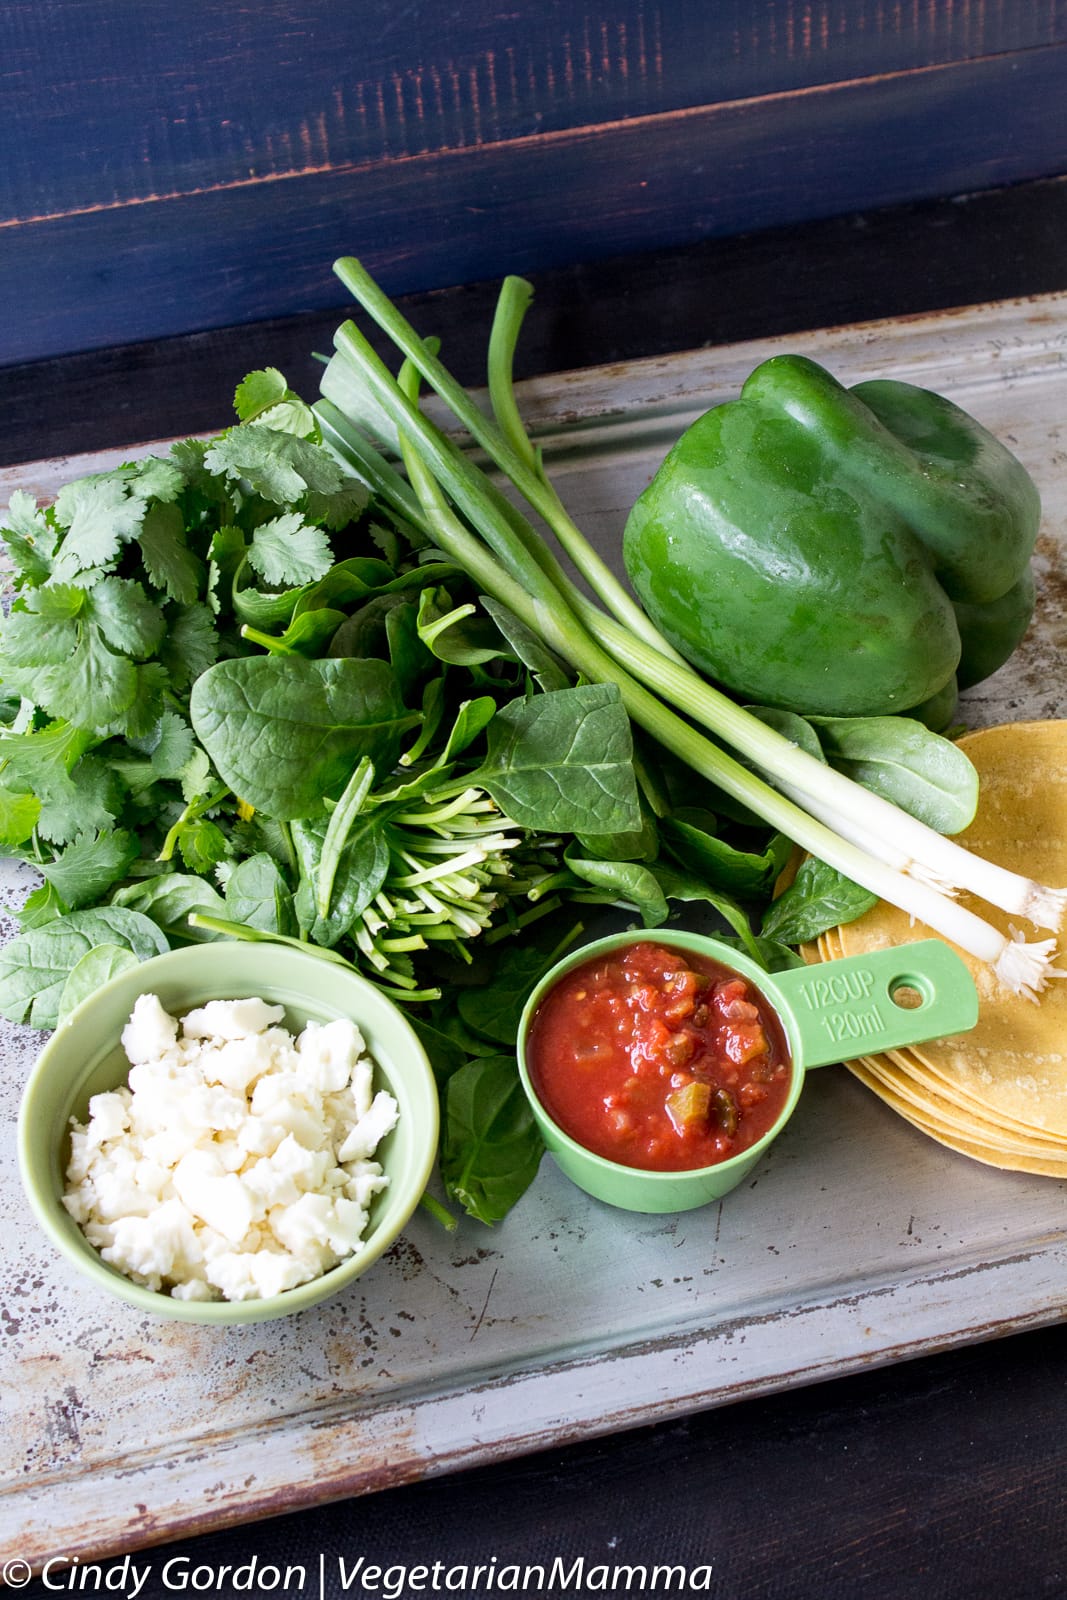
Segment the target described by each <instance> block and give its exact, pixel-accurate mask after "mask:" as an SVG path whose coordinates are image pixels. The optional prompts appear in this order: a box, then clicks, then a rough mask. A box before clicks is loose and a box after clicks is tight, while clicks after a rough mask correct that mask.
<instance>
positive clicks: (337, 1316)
mask: <svg viewBox="0 0 1067 1600" xmlns="http://www.w3.org/2000/svg"><path fill="white" fill-rule="evenodd" d="M784 349H791V350H797V351H800V352H802V353H805V354H808V355H811V356H814V357H815V358H816V359H818V360H821V361H824V362H825V363H826V364H827V365H829V366H830V367H831V369H832V370H833V371H834V372H835V373H836V374H837V375H838V376H839V377H840V378H841V379H843V380H844V381H846V382H849V383H852V382H858V381H860V380H861V379H863V378H870V377H874V376H894V377H901V378H906V379H908V380H909V381H912V382H917V383H921V384H925V385H926V386H927V387H931V388H935V389H938V390H939V391H940V392H942V393H944V394H947V395H949V396H950V397H951V398H952V399H954V400H956V401H957V402H958V403H959V404H961V405H963V406H964V407H965V408H966V409H967V410H969V411H971V412H973V413H974V414H975V415H976V416H978V417H979V418H980V419H981V420H982V421H983V422H984V423H985V424H986V425H987V426H988V427H990V428H992V429H993V431H994V432H996V433H997V434H999V435H1000V437H1002V438H1003V439H1005V440H1006V441H1007V442H1008V443H1009V444H1010V445H1011V446H1012V447H1013V448H1014V449H1015V450H1016V452H1017V454H1019V456H1020V457H1021V458H1022V459H1023V460H1024V462H1025V463H1026V464H1027V465H1028V467H1029V468H1030V470H1031V471H1032V473H1033V474H1034V476H1035V478H1036V480H1037V482H1038V484H1039V486H1040V488H1041V490H1042V495H1043V500H1044V504H1045V519H1044V526H1043V531H1042V536H1041V542H1040V546H1039V551H1038V556H1037V572H1038V578H1039V585H1040V596H1039V603H1038V614H1037V617H1036V619H1035V624H1034V627H1033V628H1032V630H1031V633H1030V635H1029V637H1028V639H1027V640H1026V642H1025V643H1024V645H1023V647H1022V648H1021V650H1020V651H1019V653H1018V655H1017V656H1016V657H1015V658H1014V659H1013V661H1012V662H1011V663H1010V664H1009V665H1008V666H1007V667H1006V668H1004V669H1002V670H1001V672H1000V673H998V674H997V676H996V677H995V678H993V679H992V680H990V681H989V682H988V683H987V684H985V685H982V686H981V687H980V688H979V689H978V690H975V691H973V692H972V693H971V694H970V695H969V696H968V697H967V699H966V702H965V706H964V712H965V715H966V717H967V720H969V721H970V722H972V723H973V724H974V725H987V724H990V723H995V722H1002V721H1013V720H1021V719H1025V718H1044V717H1061V716H1064V715H1067V695H1065V693H1064V686H1063V667H1064V662H1065V660H1067V625H1065V621H1064V615H1063V605H1062V597H1063V594H1064V567H1065V550H1064V547H1065V542H1067V474H1065V473H1064V465H1065V459H1067V458H1065V450H1064V444H1065V439H1064V432H1063V429H1064V419H1067V296H1063V295H1060V296H1049V297H1042V298H1039V299H1035V300H1029V301H1020V302H1011V303H1006V304H999V305H993V306H986V307H980V308H970V309H964V310H961V311H958V312H954V313H950V314H938V315H936V316H930V317H924V318H917V319H912V320H909V321H905V322H896V323H882V324H871V325H865V326H860V327H852V328H845V329H835V330H829V331H820V332H817V333H812V334H809V335H804V336H800V337H796V336H794V337H791V338H789V339H788V340H772V341H762V342H758V343H750V344H746V345H740V346H734V347H731V348H728V349H718V350H709V351H693V352H689V353H686V354H684V355H679V356H676V357H671V358H667V359H663V360H654V361H646V362H638V363H634V364H631V365H627V366H623V367H617V368H606V369H599V370H595V371H590V372H582V373H570V374H563V375H561V376H558V377H554V378H552V379H544V380H539V381H537V382H535V383H531V384H528V385H526V386H525V387H524V393H523V403H524V408H525V410H526V413H527V415H528V416H529V417H531V418H532V419H533V421H534V424H535V427H536V430H537V432H538V433H539V435H540V437H541V440H542V443H543V444H544V447H545V450H546V455H547V457H548V460H549V463H550V466H551V467H552V470H553V475H554V477H555V481H556V483H557V485H558V487H559V489H560V491H561V493H562V494H563V496H564V498H565V500H566V501H567V502H568V504H569V506H570V508H571V509H572V511H573V512H574V513H575V514H576V518H577V520H578V522H579V523H580V524H581V525H583V526H584V527H585V528H586V529H587V530H588V531H590V533H591V534H592V535H593V536H594V537H595V539H596V541H597V542H598V543H599V545H600V548H601V549H602V551H603V552H604V553H605V554H606V555H608V556H609V557H610V556H612V555H613V553H614V552H616V551H617V545H618V538H619V535H620V532H621V528H622V524H623V521H624V518H625V513H626V508H627V507H628V505H629V504H630V503H631V502H632V500H633V499H634V497H635V495H636V494H637V493H638V492H639V490H640V489H641V488H642V487H643V485H644V483H645V482H646V481H647V479H648V478H649V477H650V476H651V474H652V472H653V471H654V470H655V467H656V465H657V464H658V462H659V460H660V459H661V457H662V455H663V453H664V451H665V450H666V448H667V447H668V445H669V444H670V442H671V441H672V439H673V438H674V437H676V435H677V434H678V432H679V431H680V430H681V428H682V427H684V426H685V425H686V424H687V423H688V422H689V421H690V420H691V419H692V418H693V417H694V416H696V415H697V414H699V412H700V411H702V410H703V409H705V408H706V407H707V406H708V405H710V404H712V403H714V402H715V401H718V400H721V399H725V398H729V397H730V396H731V395H732V394H734V393H735V392H736V390H737V388H738V386H739V385H740V383H741V381H742V380H743V378H744V377H745V376H746V375H747V374H748V372H749V371H750V370H751V368H752V367H753V366H754V365H755V364H756V363H757V362H758V361H760V360H761V359H763V358H764V357H765V356H767V355H770V354H773V353H775V352H776V351H781V350H784ZM139 448H140V447H139ZM133 453H138V452H135V450H134V449H133V448H131V447H126V448H124V449H118V450H116V451H115V452H111V453H108V454H106V455H102V456H95V457H91V458H86V457H82V458H77V459H75V458H67V459H63V460H61V461H58V462H43V463H34V464H31V465H29V466H27V467H25V468H21V469H13V470H12V469H9V470H7V471H5V472H0V504H3V503H6V499H7V496H8V493H9V492H10V490H11V489H12V488H14V487H21V488H25V489H27V490H29V491H30V492H31V493H36V494H38V495H39V496H45V495H49V494H51V493H54V491H55V489H56V488H57V487H58V485H59V484H60V483H62V482H64V481H66V480H67V479H68V478H70V477H73V476H76V475H78V474H80V473H82V472H84V471H86V470H98V469H99V468H102V467H104V466H107V465H111V464H113V463H114V462H115V461H118V460H121V459H124V458H127V457H129V456H130V455H131V454H133ZM1065 822H1067V819H1065ZM17 879H18V872H17V871H15V870H14V869H11V868H10V867H9V869H8V877H7V880H6V881H5V882H4V883H3V884H2V885H0V888H2V890H3V892H2V893H0V903H10V902H11V901H12V899H13V898H14V895H15V893H16V892H17V890H18V888H19V884H18V882H17ZM28 881H29V880H28V878H26V879H25V880H24V883H26V884H28ZM8 931H10V929H8ZM39 1046H40V1036H39V1035H38V1034H36V1033H35V1032H33V1031H31V1030H30V1029H25V1028H17V1027H13V1026H11V1025H9V1024H0V1140H2V1147H0V1241H2V1242H0V1350H2V1352H3V1359H2V1361H0V1436H2V1437H3V1439H4V1450H3V1453H2V1456H0V1463H2V1465H0V1557H2V1556H7V1555H16V1554H17V1555H18V1556H20V1557H23V1558H25V1559H28V1560H32V1561H33V1562H35V1563H42V1562H44V1561H45V1560H46V1559H47V1558H48V1557H49V1556H50V1555H65V1556H67V1557H69V1558H72V1557H74V1556H77V1557H80V1558H81V1559H83V1560H85V1559H88V1558H90V1557H93V1556H101V1555H105V1554H109V1553H115V1554H118V1553H126V1552H130V1551H132V1550H135V1549H137V1548H139V1547H142V1546H144V1545H148V1544H151V1543H154V1542H159V1541H162V1540H165V1539H171V1538H174V1537H177V1536H178V1535H180V1534H187V1533H190V1532H193V1531H201V1530H204V1529H207V1528H211V1527H215V1526H219V1525H222V1524H224V1523H227V1522H239V1521H243V1520H251V1519H253V1518H256V1517H260V1516H266V1515H270V1514H272V1513H274V1512H277V1511H282V1510H289V1509H293V1508H295V1507H296V1506H300V1505H310V1504H314V1503H317V1502H321V1501H324V1500H326V1499H329V1498H336V1497H340V1496H343V1495H348V1494H351V1493H355V1492H359V1491H366V1490H373V1489H376V1488H380V1487H383V1486H385V1485H388V1484H392V1483H396V1482H400V1481H403V1480H406V1479H412V1478H415V1477H419V1476H422V1475H426V1474H431V1473H440V1472H445V1471H449V1470H452V1469H455V1468H458V1467H461V1466H467V1465H471V1464H474V1463H477V1462H483V1461H485V1460H487V1459H490V1458H492V1457H494V1456H507V1455H511V1454H517V1453H519V1452H522V1451H528V1450H532V1449H536V1448H538V1447H541V1446H544V1445H547V1444H553V1443H559V1442H561V1441H565V1440H568V1439H572V1438H574V1437H578V1436H588V1435H590V1434H593V1433H604V1432H608V1431H611V1430H615V1429H619V1428H623V1427H627V1426H630V1425H632V1424H636V1423H644V1422H648V1421H651V1420H654V1419H658V1418H662V1417H666V1416H670V1415H674V1414H679V1413H683V1412H688V1411H693V1410H697V1409H700V1408H703V1407H706V1406H712V1405H717V1404H721V1403H724V1402H726V1401H731V1400H736V1399H738V1398H741V1397H744V1396H751V1395H756V1394H760V1393H766V1392H768V1391H771V1390H774V1389H779V1388H783V1387H786V1386H790V1385H795V1384H800V1383H806V1382H811V1381H814V1380H817V1379H823V1378H826V1377H829V1376H832V1375H834V1374H841V1373H847V1372H851V1371H854V1370H856V1369H857V1368H860V1367H863V1366H868V1365H876V1364H880V1363H887V1362H891V1361H896V1360H900V1359H903V1358H905V1357H908V1356H913V1355H918V1354H921V1353H924V1352H926V1351H929V1350H931V1349H936V1348H942V1347H945V1346H949V1345H952V1344H958V1343H964V1342H968V1341H976V1340H979V1339H986V1338H991V1337H994V1336H997V1335H1003V1334H1007V1333H1011V1332H1012V1331H1014V1330H1016V1329H1021V1328H1025V1327H1029V1326H1035V1325H1037V1324H1040V1323H1045V1322H1049V1321H1052V1320H1055V1319H1058V1318H1059V1317H1060V1316H1061V1314H1062V1309H1063V1306H1064V1303H1065V1300H1067V1188H1065V1186H1064V1185H1063V1184H1061V1183H1059V1182H1056V1181H1053V1180H1049V1179H1040V1178H1026V1177H1021V1176H1016V1175H1012V1174H1005V1173H1000V1172H995V1171H993V1170H991V1169H988V1168H985V1167H983V1166H980V1165H977V1164H975V1163H973V1162H970V1161H968V1160H966V1159H965V1158H962V1157H959V1156H955V1155H953V1154H951V1153H949V1152H947V1151H945V1150H942V1149H941V1148H940V1147H939V1146H937V1145H936V1144H933V1143H931V1142H930V1141H929V1140H927V1139H925V1138H924V1137H923V1136H922V1135H920V1134H919V1133H917V1132H915V1131H914V1130H913V1129H912V1128H910V1127H909V1126H907V1125H906V1124H904V1123H903V1122H901V1121H900V1120H899V1119H898V1118H896V1117H895V1116H894V1115H893V1114H892V1113H891V1112H890V1111H888V1110H887V1109H886V1108H885V1107H884V1106H882V1105H881V1104H880V1103H878V1102H877V1101H875V1100H874V1099H873V1098H871V1097H870V1096H869V1095H868V1094H867V1093H866V1091H865V1090H864V1089H863V1088H862V1087H861V1086H860V1085H859V1084H858V1083H857V1082H856V1081H855V1080H853V1079H852V1078H851V1077H850V1076H849V1075H848V1074H847V1073H846V1072H845V1071H844V1070H836V1069H833V1068H831V1069H828V1070H827V1071H824V1072H820V1073H818V1074H816V1075H815V1076H814V1077H813V1078H812V1079H811V1080H810V1081H809V1084H808V1086H807V1087H806V1089H805V1092H804V1096H803V1099H802V1102H801V1105H800V1108H799V1110H798V1112H797V1114H796V1115H795V1117H794V1119H793V1120H792V1122H791V1123H790V1125H789V1127H788V1129H787V1130H786V1132H785V1134H784V1135H783V1136H782V1137H781V1138H780V1139H779V1140H778V1141H777V1142H776V1144H775V1146H774V1147H773V1149H772V1151H771V1152H770V1154H769V1155H768V1157H767V1158H766V1159H765V1161H764V1162H763V1164H762V1166H761V1167H759V1168H758V1169H757V1171H756V1173H755V1174H754V1175H753V1177H752V1179H751V1180H750V1182H749V1184H748V1185H747V1186H746V1187H744V1188H742V1189H740V1190H737V1191H735V1192H734V1193H733V1194H731V1195H729V1196H728V1197H727V1199H726V1200H725V1201H723V1202H722V1203H720V1204H718V1205H714V1206H711V1207H708V1208H707V1209H705V1210H704V1211H699V1212H693V1213H689V1214H688V1215H685V1216H682V1217H678V1218H666V1219H665V1218H653V1217H640V1216H635V1215H630V1214H627V1213H623V1212H616V1211H612V1210H610V1209H609V1208H607V1207H604V1206H601V1205H599V1204H598V1203H597V1202H595V1201H593V1200H590V1199H588V1198H587V1197H586V1196H584V1195H582V1194H581V1193H579V1191H577V1190H576V1189H574V1188H572V1187H571V1186H570V1185H569V1184H568V1183H567V1182H566V1181H565V1180H564V1179H563V1178H562V1177H561V1176H560V1175H559V1173H558V1172H557V1171H556V1169H555V1168H554V1166H553V1164H552V1162H551V1161H550V1160H549V1159H546V1161H545V1163H544V1165H543V1167H542V1170H541V1173H540V1175H539V1177H538V1179H537V1182H536V1183H535V1185H534V1186H533V1188H532V1189H531V1190H530V1192H529V1193H528V1194H527V1195H526V1197H525V1198H524V1199H523V1201H522V1202H521V1203H520V1205H519V1206H518V1207H517V1208H516V1210H515V1211H514V1212H513V1213H512V1214H511V1216H509V1218H508V1219H507V1221H506V1222H505V1223H504V1224H502V1225H501V1226H500V1227H498V1228H497V1229H495V1230H492V1231H489V1230H487V1229H485V1228H483V1227H481V1226H479V1225H477V1224H475V1223H473V1222H464V1223H463V1224H462V1225H461V1226H460V1229H459V1231H458V1232H457V1233H456V1234H455V1235H452V1236H448V1235H446V1234H445V1233H444V1232H443V1231H441V1230H440V1229H438V1228H437V1227H436V1225H435V1224H434V1223H432V1222H431V1221H429V1220H428V1219H426V1218H424V1217H422V1216H419V1217H416V1219H415V1220H414V1221H413V1222H412V1224H411V1225H410V1227H409V1229H408V1231H407V1233H406V1235H405V1237H404V1238H403V1239H402V1240H401V1241H400V1242H399V1243H398V1244H397V1245H396V1246H395V1247H394V1248H393V1250H392V1251H391V1252H390V1253H389V1255H388V1256H387V1257H386V1258H385V1259H384V1260H383V1261H381V1262H380V1263H379V1264H378V1266H377V1267H376V1268H375V1269H374V1270H373V1271H372V1272H371V1273H370V1274H369V1275H368V1276H367V1277H366V1278H365V1279H363V1280H362V1281H361V1282H360V1283H358V1284H357V1285H355V1286H354V1288H353V1289H352V1290H351V1291H350V1292H349V1293H347V1294H346V1295H344V1296H342V1297H341V1298H339V1299H335V1300H334V1301H332V1302H329V1303H328V1304H327V1305H325V1306H323V1307H321V1308H319V1309H318V1310H314V1311H310V1312H307V1313H305V1314H304V1315H302V1316H300V1317H297V1318H294V1319H291V1320H288V1321H285V1322H280V1323H274V1324H260V1325H253V1326H250V1327H245V1328H236V1329H232V1330H229V1331H222V1330H219V1331H216V1330H212V1329H207V1328H200V1327H196V1326H192V1325H186V1324H181V1323H162V1322H155V1321H150V1320H145V1319H142V1318H141V1317H139V1316H138V1315H137V1314H136V1313H135V1312H133V1311H132V1309H130V1308H128V1307H125V1306H123V1305H120V1304H118V1303H117V1302H114V1301H112V1300H111V1299H110V1298H106V1297H104V1296H103V1295H101V1294H98V1293H97V1292H95V1291H93V1290H91V1289H89V1288H87V1287H86V1286H85V1284H84V1283H83V1282H82V1281H81V1280H80V1279H78V1278H77V1277H76V1276H75V1275H74V1273H73V1272H72V1271H71V1270H69V1269H68V1268H67V1266H66V1265H65V1263H63V1262H62V1261H60V1260H59V1259H58V1258H57V1257H56V1255H55V1254H54V1252H53V1250H52V1248H51V1246H50V1245H49V1244H48V1242H47V1241H46V1240H45V1239H44V1237H43V1236H41V1235H40V1234H39V1233H38V1231H37V1229H36V1226H35V1224H34V1222H33V1220H32V1218H31V1216H30V1213H29V1210H28V1207H27V1206H26V1204H25V1202H24V1200H23V1198H22V1194H21V1191H20V1188H19V1184H18V1179H17V1174H16V1169H15V1153H14V1146H15V1119H16V1115H17V1110H18V1101H19V1095H20V1091H21V1085H22V1083H23V1081H24V1079H25V1077H26V1074H27V1071H28V1069H29V1067H30V1064H31V1062H32V1060H33V1058H34V1055H35V1053H36V1051H37V1049H38V1048H39Z"/></svg>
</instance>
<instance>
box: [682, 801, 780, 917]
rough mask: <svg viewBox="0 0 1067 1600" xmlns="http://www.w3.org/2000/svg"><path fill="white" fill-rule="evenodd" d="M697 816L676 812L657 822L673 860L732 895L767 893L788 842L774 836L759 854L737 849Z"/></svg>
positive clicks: (777, 871)
mask: <svg viewBox="0 0 1067 1600" xmlns="http://www.w3.org/2000/svg"><path fill="white" fill-rule="evenodd" d="M696 815H697V817H698V818H699V820H692V821H691V820H689V814H688V813H687V812H685V811H676V812H675V813H674V814H673V815H672V816H670V817H664V818H663V820H662V821H661V822H660V835H661V837H662V838H663V840H664V842H665V844H666V845H667V846H668V847H669V848H670V851H671V853H672V855H673V856H674V857H675V858H676V860H677V861H679V862H680V863H681V865H682V866H683V867H684V868H685V869H686V870H687V871H689V872H695V873H696V874H697V875H698V877H701V878H706V879H707V881H708V883H710V884H713V885H714V886H715V887H717V888H719V889H726V890H728V891H729V893H731V894H736V895H741V896H742V897H744V898H756V897H758V896H760V895H764V894H766V893H768V892H769V890H770V888H771V886H772V885H773V883H774V880H775V878H776V877H777V876H778V874H779V872H780V871H781V870H782V865H783V861H784V858H785V854H787V853H788V848H789V847H788V842H786V841H783V840H782V836H781V835H777V836H776V837H775V838H774V839H772V840H771V842H770V843H769V844H768V845H767V846H766V848H765V849H764V850H762V851H760V852H759V853H756V852H754V851H747V850H738V849H736V848H735V847H734V846H733V845H730V844H727V843H726V841H725V840H724V839H720V838H719V837H718V836H717V835H716V834H714V833H711V832H709V831H708V829H707V828H706V827H704V826H702V825H701V824H702V822H703V820H704V818H703V815H702V814H700V813H697V814H696Z"/></svg>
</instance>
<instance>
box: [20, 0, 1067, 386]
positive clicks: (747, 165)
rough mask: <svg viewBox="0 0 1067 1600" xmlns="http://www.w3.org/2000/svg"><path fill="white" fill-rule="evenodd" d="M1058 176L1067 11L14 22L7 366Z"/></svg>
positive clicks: (146, 1) (139, 2)
mask: <svg viewBox="0 0 1067 1600" xmlns="http://www.w3.org/2000/svg"><path fill="white" fill-rule="evenodd" d="M1065 172H1067V0H660V3H659V4H655V3H652V0H617V3H614V4H607V3H605V4H603V5H600V6H593V5H591V4H582V3H579V0H513V3H512V4H510V5H508V6H503V5H500V6H497V5H492V4H486V3H480V0H470V3H468V4H466V5H452V4H448V5H445V4H439V5H433V4H425V3H419V0H414V3H407V4H406V3H404V0H329V3H326V0H257V3H255V4H246V3H232V0H210V3H209V0H175V3H166V4H163V3H160V0H16V3H8V4H5V5H2V6H0V306H2V308H3V311H2V316H0V365H4V364H11V363H19V362H27V361H33V360H36V359H38V358H42V357H46V356H52V355H57V354H63V353H68V352H73V351H79V350H90V349H99V348H101V347H106V346H111V345H117V344H126V343H130V342H134V341H138V340H144V339H151V338H158V337H162V336H167V335H170V334H180V333H186V332H189V331H191V330H194V329H206V328H217V327H223V326H228V325H232V324H236V323H244V322H249V321H255V320H258V319H261V318H267V317H278V316H287V315H289V314H294V313H298V312H304V311H315V310H321V309H324V308H326V307H331V306H335V305H340V304H342V303H343V300H344V296H343V293H342V292H341V291H340V288H339V286H338V285H337V284H336V282H335V280H334V279H333V278H332V275H331V272H330V264H331V262H332V260H333V258H334V257H335V256H336V255H338V254H342V253H348V254H357V255H360V256H362V257H363V258H364V259H365V260H366V261H367V262H368V264H369V265H370V266H371V267H372V268H373V269H374V270H375V271H376V272H377V273H378V274H379V276H380V277H381V278H382V279H383V281H384V282H385V284H386V285H387V286H388V287H389V288H390V289H391V290H392V291H393V292H394V293H406V292H411V291H416V290H422V289H427V288H434V287H439V286H443V285H448V284H456V283H463V282H470V281H473V280H478V279H486V278H494V277H496V276H498V275H500V274H502V273H504V272H506V271H522V272H536V271H538V270H547V269H550V268H555V267H560V266H565V265H567V264H568V263H571V262H575V261H582V260H585V261H589V260H595V259H601V258H603V257H605V256H609V255H619V254H626V253H629V252H632V251H638V250H648V249H653V248H663V247H667V246H676V245H683V244H688V243H692V242H694V241H696V240H700V239H704V238H710V237H715V236H724V235H730V234H737V233H741V232H746V231H751V230H756V229H763V228H767V227H771V226H775V225H779V224H786V223H795V222H801V221H806V220H809V219H813V218H817V217H826V216H832V215H835V214H840V213H844V212H849V211H854V210H858V209H870V208H873V207H878V206H883V205H890V204H893V203H896V202H900V201H907V200H914V199H920V198H926V197H934V196H943V195H955V194H964V193H967V192H969V191H975V190H981V189H987V188H991V187H994V186H999V185H1004V184H1010V183H1014V182H1019V181H1022V180H1025V179H1030V178H1037V177H1047V176H1055V175H1058V174H1062V173H1065ZM887 270H890V271H891V270H892V264H891V263H887ZM713 292H714V290H713V289H711V288H710V287H709V293H713Z"/></svg>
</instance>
